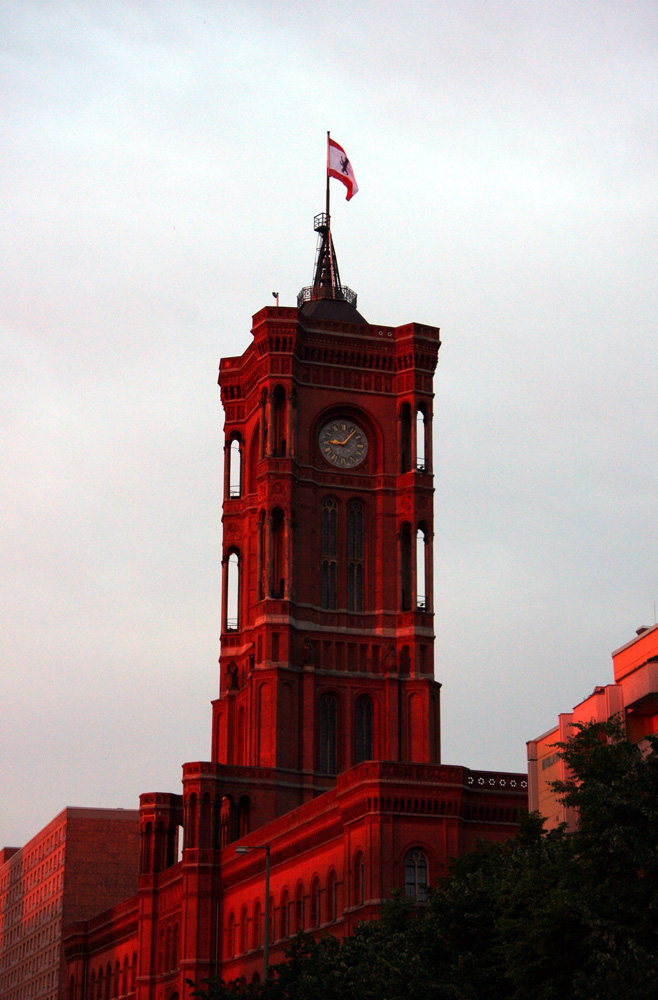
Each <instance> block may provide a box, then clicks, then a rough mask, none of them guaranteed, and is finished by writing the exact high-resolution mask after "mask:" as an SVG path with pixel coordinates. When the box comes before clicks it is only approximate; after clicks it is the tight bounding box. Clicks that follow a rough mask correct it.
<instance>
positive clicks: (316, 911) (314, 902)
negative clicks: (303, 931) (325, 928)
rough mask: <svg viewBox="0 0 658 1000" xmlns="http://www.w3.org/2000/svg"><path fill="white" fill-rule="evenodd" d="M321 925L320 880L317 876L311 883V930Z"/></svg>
mask: <svg viewBox="0 0 658 1000" xmlns="http://www.w3.org/2000/svg"><path fill="white" fill-rule="evenodd" d="M320 923H321V920H320V879H319V878H318V877H317V876H316V877H315V878H314V879H313V882H312V883H311V928H314V927H319V926H320Z"/></svg>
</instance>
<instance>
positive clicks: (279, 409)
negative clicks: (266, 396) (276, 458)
mask: <svg viewBox="0 0 658 1000" xmlns="http://www.w3.org/2000/svg"><path fill="white" fill-rule="evenodd" d="M272 454H273V455H285V454H286V393H285V389H284V388H283V387H282V386H280V385H277V387H276V388H275V390H274V399H273V413H272Z"/></svg>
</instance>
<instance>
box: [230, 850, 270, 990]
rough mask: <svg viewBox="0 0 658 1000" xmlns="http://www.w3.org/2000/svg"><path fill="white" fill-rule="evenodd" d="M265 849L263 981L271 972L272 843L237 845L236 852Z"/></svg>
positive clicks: (245, 852)
mask: <svg viewBox="0 0 658 1000" xmlns="http://www.w3.org/2000/svg"><path fill="white" fill-rule="evenodd" d="M250 851H265V939H264V941H263V982H265V980H266V979H267V978H268V977H269V974H270V845H269V844H254V846H253V847H236V849H235V853H236V854H249V852H250Z"/></svg>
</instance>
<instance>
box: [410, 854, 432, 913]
mask: <svg viewBox="0 0 658 1000" xmlns="http://www.w3.org/2000/svg"><path fill="white" fill-rule="evenodd" d="M427 884H428V883H427V858H426V856H425V855H424V854H423V852H422V851H421V850H419V849H418V848H417V847H415V848H413V850H411V851H407V853H406V855H405V858H404V894H405V896H407V897H408V898H409V899H415V900H416V902H417V903H426V902H427Z"/></svg>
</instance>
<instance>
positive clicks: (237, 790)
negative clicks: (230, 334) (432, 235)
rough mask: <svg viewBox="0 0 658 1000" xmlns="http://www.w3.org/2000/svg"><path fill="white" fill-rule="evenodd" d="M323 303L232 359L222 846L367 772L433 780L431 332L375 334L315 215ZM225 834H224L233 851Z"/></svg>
mask: <svg viewBox="0 0 658 1000" xmlns="http://www.w3.org/2000/svg"><path fill="white" fill-rule="evenodd" d="M315 230H316V232H317V233H318V247H317V254H316V264H315V274H314V282H313V285H311V286H309V287H307V288H304V289H302V291H301V292H300V293H299V295H298V299H297V307H296V308H283V307H281V308H280V307H279V306H278V305H277V306H271V307H267V308H264V309H262V310H261V311H260V312H258V313H257V314H256V315H255V316H254V317H253V325H252V330H251V333H252V336H253V341H252V343H251V344H250V345H249V347H248V348H247V350H246V351H245V352H244V354H242V355H241V356H239V357H229V358H224V359H223V360H222V362H221V365H220V371H219V385H220V387H221V395H222V402H223V405H224V410H225V414H226V421H225V437H224V499H223V518H222V523H223V550H222V570H223V572H222V635H221V656H220V675H221V676H220V694H219V698H218V699H217V700H216V701H215V702H213V730H212V760H213V761H214V762H215V763H216V764H218V765H220V766H221V773H222V785H223V789H224V796H225V797H224V800H223V801H224V805H223V807H222V808H223V810H224V813H225V817H224V826H225V827H226V836H225V837H224V840H225V842H228V841H229V840H231V839H233V838H234V837H235V836H236V835H240V833H241V832H246V831H247V830H248V829H250V828H251V829H255V828H256V827H259V826H261V825H263V824H264V823H266V822H268V821H270V820H272V819H274V818H275V817H276V816H280V815H282V814H283V813H285V812H288V811H289V810H290V809H292V808H295V807H296V806H299V805H301V804H303V803H304V802H306V801H308V800H309V799H311V798H313V797H315V796H316V795H318V794H320V793H321V792H323V791H326V790H327V789H329V788H331V787H333V786H334V785H335V783H336V776H337V775H338V774H339V773H341V772H343V771H346V770H348V769H349V768H351V767H353V766H354V765H356V764H359V763H362V762H364V761H368V760H372V761H393V762H396V761H408V762H416V763H438V762H439V761H440V712H439V688H440V685H439V684H438V683H436V681H435V680H434V655H433V651H434V628H433V621H434V608H433V602H432V567H433V559H432V540H433V509H432V508H433V503H432V501H433V471H434V470H433V465H432V410H433V390H432V377H433V373H434V369H435V367H436V363H437V357H438V351H439V346H440V340H439V330H438V329H437V328H435V327H429V326H423V325H420V324H417V323H409V324H405V325H404V326H397V327H393V326H388V325H385V324H381V323H378V324H371V323H368V322H367V321H366V320H365V319H364V317H363V316H362V315H361V314H360V313H359V312H358V311H357V308H356V295H355V294H354V292H352V291H351V289H349V288H347V287H346V286H345V285H342V284H341V281H340V276H339V271H338V262H337V259H336V253H335V248H334V244H333V239H332V234H331V230H330V226H329V218H328V216H327V215H325V214H322V215H319V216H317V217H316V219H315ZM231 831H232V832H231Z"/></svg>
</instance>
